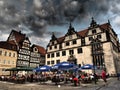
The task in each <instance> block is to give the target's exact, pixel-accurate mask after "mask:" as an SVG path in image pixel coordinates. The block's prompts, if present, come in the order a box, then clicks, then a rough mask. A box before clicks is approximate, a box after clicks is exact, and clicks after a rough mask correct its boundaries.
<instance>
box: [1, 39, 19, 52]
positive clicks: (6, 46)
mask: <svg viewBox="0 0 120 90" xmlns="http://www.w3.org/2000/svg"><path fill="white" fill-rule="evenodd" d="M0 48H4V49H8V50H13V51H17V46H16V45H15V44H11V43H9V42H6V41H1V42H0Z"/></svg>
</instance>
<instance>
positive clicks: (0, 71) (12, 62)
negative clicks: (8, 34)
mask: <svg viewBox="0 0 120 90" xmlns="http://www.w3.org/2000/svg"><path fill="white" fill-rule="evenodd" d="M16 62H17V47H16V45H13V44H10V43H8V42H4V41H1V42H0V75H10V72H9V71H5V69H9V68H14V67H16Z"/></svg>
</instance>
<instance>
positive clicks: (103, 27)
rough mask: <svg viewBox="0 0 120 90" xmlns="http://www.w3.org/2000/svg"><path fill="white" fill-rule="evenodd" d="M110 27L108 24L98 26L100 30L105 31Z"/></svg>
mask: <svg viewBox="0 0 120 90" xmlns="http://www.w3.org/2000/svg"><path fill="white" fill-rule="evenodd" d="M109 26H110V25H109V24H108V23H104V24H102V25H100V28H102V29H107V28H108V27H109Z"/></svg>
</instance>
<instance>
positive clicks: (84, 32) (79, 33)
mask: <svg viewBox="0 0 120 90" xmlns="http://www.w3.org/2000/svg"><path fill="white" fill-rule="evenodd" d="M87 32H88V29H86V30H82V31H79V32H77V33H78V35H80V36H82V37H85V36H86V34H87Z"/></svg>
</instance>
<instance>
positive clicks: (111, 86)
mask: <svg viewBox="0 0 120 90" xmlns="http://www.w3.org/2000/svg"><path fill="white" fill-rule="evenodd" d="M0 90H120V81H117V79H116V78H109V79H108V85H106V86H104V82H103V81H102V80H100V81H99V82H98V83H97V84H96V85H95V84H94V83H92V84H81V85H80V86H77V87H75V86H73V84H66V85H64V84H61V85H60V86H59V85H55V84H54V83H44V84H40V83H26V84H14V83H10V82H4V81H0Z"/></svg>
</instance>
